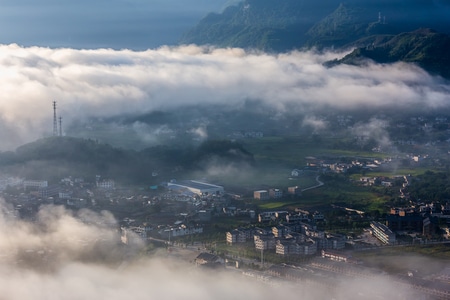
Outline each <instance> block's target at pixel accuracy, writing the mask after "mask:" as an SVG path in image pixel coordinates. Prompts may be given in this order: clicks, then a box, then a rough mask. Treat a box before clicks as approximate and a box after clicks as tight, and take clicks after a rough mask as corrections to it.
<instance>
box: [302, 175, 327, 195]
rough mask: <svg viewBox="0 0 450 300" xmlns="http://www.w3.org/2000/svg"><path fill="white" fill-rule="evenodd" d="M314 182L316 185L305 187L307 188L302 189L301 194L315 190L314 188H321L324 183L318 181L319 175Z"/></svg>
mask: <svg viewBox="0 0 450 300" xmlns="http://www.w3.org/2000/svg"><path fill="white" fill-rule="evenodd" d="M316 181H317V184H316V185H313V186H310V187H307V188H305V189H303V190H302V192H304V191H307V190H312V189H316V188H318V187H321V186H322V185H324V183H323V182H322V181H320V180H319V175H318V176H317V177H316Z"/></svg>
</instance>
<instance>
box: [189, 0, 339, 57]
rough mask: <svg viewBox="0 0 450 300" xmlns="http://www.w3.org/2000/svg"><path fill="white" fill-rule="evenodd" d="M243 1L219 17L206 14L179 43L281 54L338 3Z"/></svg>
mask: <svg viewBox="0 0 450 300" xmlns="http://www.w3.org/2000/svg"><path fill="white" fill-rule="evenodd" d="M321 2H322V5H321V6H317V5H316V4H315V3H313V2H311V1H308V0H280V1H273V0H246V1H242V2H241V3H239V4H237V5H236V6H230V7H228V8H227V9H225V10H224V11H223V13H221V14H209V15H207V16H206V17H205V18H204V19H202V20H201V21H200V22H199V24H198V25H197V26H196V27H195V28H193V29H192V30H191V31H189V32H187V33H186V34H185V35H184V36H183V38H182V39H181V43H183V44H190V43H195V44H200V45H203V44H211V45H216V46H220V47H229V46H231V47H243V48H257V49H263V50H276V51H284V50H286V49H293V48H298V47H301V46H302V45H303V43H304V41H305V38H306V36H305V34H306V32H307V30H308V28H310V27H311V26H312V25H313V24H314V23H315V22H317V20H318V19H320V18H322V17H325V16H326V15H327V14H328V13H331V12H332V11H333V9H334V8H335V6H336V4H337V3H338V0H322V1H321Z"/></svg>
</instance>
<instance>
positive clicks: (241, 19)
mask: <svg viewBox="0 0 450 300" xmlns="http://www.w3.org/2000/svg"><path fill="white" fill-rule="evenodd" d="M449 14H450V1H448V0H434V1H432V0H348V1H344V2H343V1H342V0H317V1H311V0H244V1H242V2H240V3H239V4H237V5H234V6H230V7H228V8H226V9H225V10H224V11H223V12H222V13H221V14H217V13H210V14H209V15H207V16H206V17H205V18H203V19H202V20H201V21H200V22H199V23H198V25H197V26H196V27H194V28H193V29H191V30H190V31H189V32H187V33H186V34H185V35H184V36H183V37H182V39H181V41H180V42H181V43H182V44H190V43H194V44H198V45H214V46H218V47H242V48H248V49H258V50H264V51H273V52H285V51H290V50H293V49H300V48H311V47H315V48H318V49H323V48H335V49H336V48H348V47H354V46H355V45H356V44H355V43H356V42H357V41H359V42H358V43H357V45H361V44H362V43H363V41H364V39H367V40H365V42H366V44H373V41H384V42H387V40H388V39H389V38H393V37H394V36H396V35H399V34H401V33H404V32H414V31H416V30H418V29H419V28H432V29H433V30H434V31H435V32H434V33H437V32H440V33H443V34H447V35H448V34H450V18H449ZM445 37H446V35H436V36H434V37H433V39H432V41H430V42H432V43H433V46H432V48H433V50H432V51H436V52H437V53H442V52H443V51H444V48H439V47H444V46H446V45H447V44H446V42H443V43H442V44H439V43H437V42H436V39H438V38H445ZM369 40H370V41H369ZM395 42H396V40H395V39H393V40H391V41H390V42H389V43H388V44H390V45H392V44H393V43H395ZM421 43H422V44H423V45H424V46H423V48H424V49H426V48H427V47H426V46H425V44H426V43H427V40H426V39H425V40H423V41H422V42H421ZM378 45H381V43H379V44H378ZM378 45H375V46H378ZM366 46H367V45H364V47H366ZM413 46H414V45H413V44H411V47H413ZM402 47H408V44H406V43H402ZM411 49H412V48H411ZM446 49H448V47H447V48H446ZM424 51H425V52H427V51H428V50H424ZM407 52H408V51H407V50H404V51H397V53H396V54H395V55H391V56H390V59H389V60H385V61H394V60H395V61H397V60H405V61H414V62H417V60H420V59H421V58H420V57H419V56H420V55H419V56H418V57H417V58H416V59H411V56H408V55H406V54H408V53H407ZM371 54H373V53H371ZM403 54H405V55H406V56H405V58H403ZM361 55H364V54H361ZM371 58H372V57H371ZM435 63H437V62H426V63H420V65H422V66H424V67H426V68H428V67H429V66H431V70H432V71H434V72H436V73H439V74H440V73H442V72H441V71H440V70H433V67H432V65H433V64H435ZM439 63H441V62H439ZM438 69H439V68H438ZM443 75H445V76H447V77H448V75H447V74H443Z"/></svg>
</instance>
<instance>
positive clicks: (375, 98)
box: [0, 44, 450, 150]
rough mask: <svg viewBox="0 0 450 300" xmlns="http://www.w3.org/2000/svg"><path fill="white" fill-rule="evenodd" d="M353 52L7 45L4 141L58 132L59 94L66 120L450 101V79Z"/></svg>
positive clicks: (429, 105) (0, 53)
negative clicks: (213, 108) (331, 63)
mask: <svg viewBox="0 0 450 300" xmlns="http://www.w3.org/2000/svg"><path fill="white" fill-rule="evenodd" d="M343 55H345V53H332V52H329V53H316V52H314V51H308V52H297V51H294V52H291V53H286V54H279V55H271V54H266V53H258V52H246V51H244V50H242V49H235V48H227V49H216V48H211V47H198V46H195V45H187V46H181V47H162V48H159V49H154V50H146V51H131V50H121V51H116V50H112V49H97V50H75V49H65V48H60V49H50V48H40V47H29V48H24V47H21V46H18V45H15V44H11V45H1V46H0V66H1V68H2V70H3V71H2V74H1V75H0V80H1V81H2V85H1V87H0V91H1V93H2V98H1V99H0V111H1V113H0V123H1V128H2V129H1V130H0V138H1V139H2V141H3V143H2V148H3V150H4V149H11V148H13V147H15V146H17V145H19V144H21V143H24V142H28V141H31V140H33V139H36V138H39V137H42V136H45V135H49V134H51V132H52V124H53V121H52V118H53V110H52V101H57V106H58V115H61V116H62V117H63V127H64V126H68V125H70V124H71V122H73V121H75V120H83V119H86V118H89V117H111V116H116V115H119V114H125V113H126V114H135V113H143V112H151V111H154V110H168V109H175V108H180V107H182V106H188V105H207V104H218V105H224V104H225V105H230V106H231V107H239V106H241V105H243V103H245V102H246V101H248V100H258V101H262V102H263V103H264V104H266V105H268V106H269V107H271V108H273V109H275V110H276V111H278V112H279V113H283V112H286V111H289V112H295V111H298V112H304V111H305V110H312V109H321V110H323V109H335V110H349V109H361V108H364V109H391V110H404V109H410V110H413V109H420V110H421V111H423V110H426V109H447V108H448V100H449V96H450V86H449V85H448V82H446V81H444V80H442V79H441V78H438V77H433V76H430V75H429V74H428V73H426V72H425V71H423V70H422V69H420V68H418V67H416V66H413V65H409V64H404V63H398V64H393V65H378V64H368V65H367V66H365V67H357V66H348V65H340V66H336V67H334V68H331V69H327V68H326V67H324V66H323V65H322V64H323V63H324V62H325V61H328V60H332V59H335V58H340V57H342V56H343Z"/></svg>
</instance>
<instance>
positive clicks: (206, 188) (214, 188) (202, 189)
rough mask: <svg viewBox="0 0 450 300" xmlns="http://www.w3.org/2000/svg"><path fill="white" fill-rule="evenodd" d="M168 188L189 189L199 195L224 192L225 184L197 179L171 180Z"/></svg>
mask: <svg viewBox="0 0 450 300" xmlns="http://www.w3.org/2000/svg"><path fill="white" fill-rule="evenodd" d="M167 186H168V188H169V189H171V190H175V189H187V190H189V191H191V192H192V193H195V194H197V195H199V196H206V195H214V194H215V195H220V194H223V193H224V189H223V186H220V185H215V184H211V183H206V182H201V181H196V180H183V181H180V182H169V183H168V184H167Z"/></svg>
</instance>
